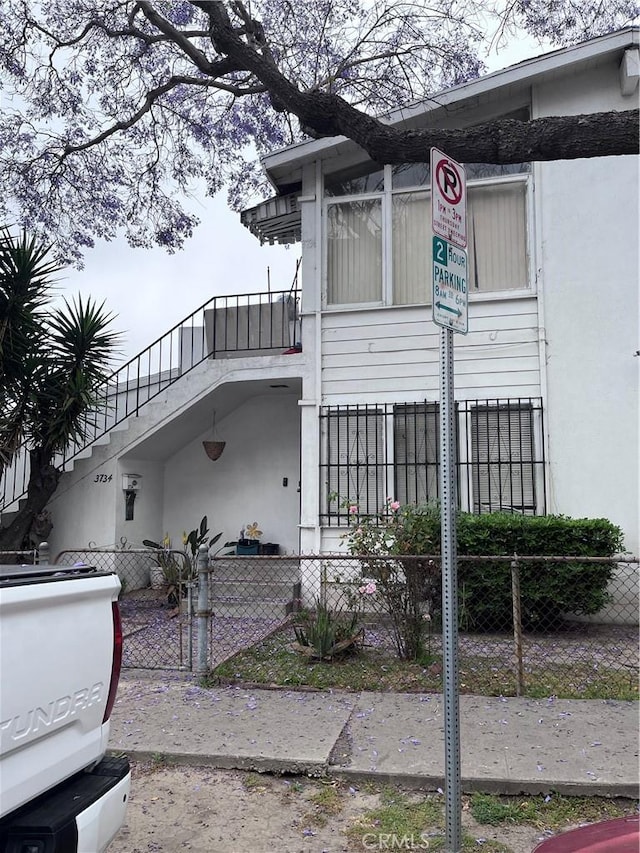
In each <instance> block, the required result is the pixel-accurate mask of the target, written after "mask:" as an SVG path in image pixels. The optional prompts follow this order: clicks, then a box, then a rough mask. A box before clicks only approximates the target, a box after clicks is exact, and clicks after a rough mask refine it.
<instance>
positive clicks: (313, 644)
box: [293, 599, 364, 661]
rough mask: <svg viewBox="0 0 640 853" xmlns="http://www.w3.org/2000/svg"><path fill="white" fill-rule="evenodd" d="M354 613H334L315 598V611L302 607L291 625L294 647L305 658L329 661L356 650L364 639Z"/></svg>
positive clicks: (362, 631)
mask: <svg viewBox="0 0 640 853" xmlns="http://www.w3.org/2000/svg"><path fill="white" fill-rule="evenodd" d="M359 621H360V620H359V615H358V614H357V613H350V614H344V613H335V612H334V611H333V610H331V609H330V608H328V607H327V606H326V605H325V604H323V602H322V601H321V600H320V599H318V600H317V601H316V606H315V610H313V611H309V610H303V611H302V612H301V613H300V614H299V615H298V621H297V623H296V624H295V625H294V626H293V631H294V634H295V637H296V643H294V649H295V650H296V651H298V652H300V654H303V655H305V656H306V657H308V658H313V659H316V660H323V661H331V660H333V659H334V658H336V657H339V656H340V655H345V654H349V653H351V652H353V651H356V650H357V649H358V648H359V647H360V646H361V645H362V641H363V640H364V628H362V627H359Z"/></svg>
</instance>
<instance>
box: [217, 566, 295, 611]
mask: <svg viewBox="0 0 640 853" xmlns="http://www.w3.org/2000/svg"><path fill="white" fill-rule="evenodd" d="M300 595H301V580H300V561H299V560H297V559H295V558H288V557H259V556H256V557H233V558H226V559H225V558H223V557H219V558H216V559H215V560H214V561H213V563H212V573H211V575H210V576H209V606H210V608H211V609H212V610H213V613H214V616H218V617H235V618H245V619H273V620H277V621H283V620H284V619H286V617H287V616H288V615H289V614H290V613H294V612H295V611H296V610H299V609H300Z"/></svg>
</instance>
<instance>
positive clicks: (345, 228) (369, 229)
mask: <svg viewBox="0 0 640 853" xmlns="http://www.w3.org/2000/svg"><path fill="white" fill-rule="evenodd" d="M381 300H382V201H381V200H380V199H368V200H362V201H350V202H340V203H336V204H330V205H329V206H328V208H327V303H328V304H329V305H345V304H346V305H348V304H357V303H362V302H380V301H381Z"/></svg>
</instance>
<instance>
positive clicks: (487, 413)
mask: <svg viewBox="0 0 640 853" xmlns="http://www.w3.org/2000/svg"><path fill="white" fill-rule="evenodd" d="M469 415H470V422H469V427H470V433H471V434H470V445H471V471H470V474H471V477H470V480H471V483H470V486H471V494H470V503H471V505H472V511H473V512H474V513H485V512H498V511H499V512H517V513H523V514H525V515H536V514H537V512H536V510H537V499H536V471H535V467H536V466H535V459H536V448H535V430H534V410H533V406H532V405H527V404H521V403H518V404H515V405H514V404H513V403H509V402H507V403H503V404H500V405H495V406H491V405H480V406H475V407H474V408H473V409H471V411H470V412H469Z"/></svg>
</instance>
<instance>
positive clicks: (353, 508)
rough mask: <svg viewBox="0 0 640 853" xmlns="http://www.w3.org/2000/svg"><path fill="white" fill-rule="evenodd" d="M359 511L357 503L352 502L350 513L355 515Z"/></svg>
mask: <svg viewBox="0 0 640 853" xmlns="http://www.w3.org/2000/svg"><path fill="white" fill-rule="evenodd" d="M357 512H358V507H357V506H356V504H351V506H350V507H349V515H355V514H356V513H357Z"/></svg>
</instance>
